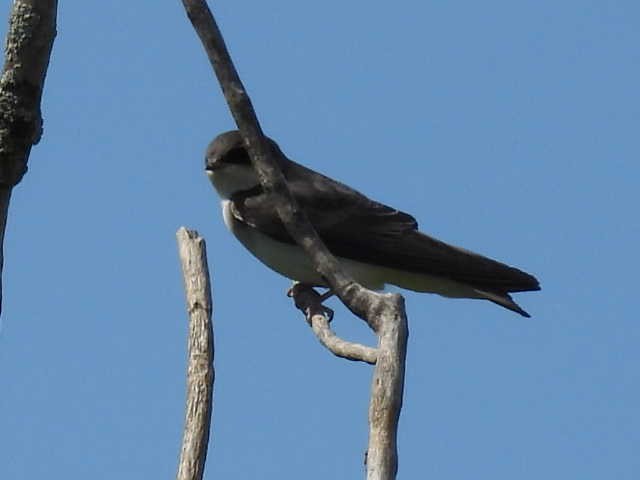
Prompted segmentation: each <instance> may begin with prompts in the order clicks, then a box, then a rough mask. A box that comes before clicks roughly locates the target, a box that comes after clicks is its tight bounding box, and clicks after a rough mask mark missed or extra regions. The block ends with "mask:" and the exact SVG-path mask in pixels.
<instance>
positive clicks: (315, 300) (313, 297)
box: [287, 282, 333, 325]
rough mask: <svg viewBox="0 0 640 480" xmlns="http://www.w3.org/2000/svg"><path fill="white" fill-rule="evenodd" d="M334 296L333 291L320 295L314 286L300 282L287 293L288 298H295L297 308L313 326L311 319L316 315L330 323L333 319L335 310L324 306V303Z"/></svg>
mask: <svg viewBox="0 0 640 480" xmlns="http://www.w3.org/2000/svg"><path fill="white" fill-rule="evenodd" d="M332 295H333V291H332V290H331V289H329V290H328V291H326V292H325V293H323V294H320V293H318V292H316V291H315V290H314V288H313V286H312V285H309V284H306V283H300V282H295V283H294V284H293V285H292V286H291V288H290V289H289V290H288V291H287V296H288V297H291V298H293V301H294V303H295V305H296V307H297V308H298V309H299V310H301V311H302V312H303V313H304V315H305V318H306V319H307V323H309V325H311V318H312V317H313V316H314V315H322V316H324V317H325V318H326V319H327V320H328V321H329V322H330V321H331V320H332V319H333V310H332V309H330V308H329V307H325V306H324V305H322V302H324V301H325V300H327V299H328V298H330V297H331V296H332Z"/></svg>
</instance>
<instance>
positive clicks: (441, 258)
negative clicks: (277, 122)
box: [205, 130, 540, 317]
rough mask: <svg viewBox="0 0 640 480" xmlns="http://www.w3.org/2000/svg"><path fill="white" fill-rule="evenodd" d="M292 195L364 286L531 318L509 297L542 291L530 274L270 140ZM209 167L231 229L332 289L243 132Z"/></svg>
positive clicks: (219, 144)
mask: <svg viewBox="0 0 640 480" xmlns="http://www.w3.org/2000/svg"><path fill="white" fill-rule="evenodd" d="M269 143H270V145H271V148H272V149H273V153H274V157H275V158H276V159H277V161H278V163H279V165H280V168H281V169H282V173H283V174H284V177H285V179H286V181H287V184H288V186H289V190H290V191H291V194H292V195H293V197H294V198H295V199H296V201H297V202H298V205H299V206H300V208H302V209H303V210H304V211H305V212H306V214H307V216H308V218H309V221H310V222H311V224H312V225H313V226H314V228H315V229H316V231H317V232H318V235H319V236H320V238H321V239H322V241H323V242H324V243H325V245H326V246H327V248H328V249H329V250H330V251H331V253H333V254H334V255H335V256H336V257H337V259H338V261H339V262H340V263H341V265H342V266H343V268H344V269H345V270H346V271H347V272H348V273H350V274H351V275H352V276H353V278H354V279H355V280H356V281H357V282H358V283H360V284H361V285H363V286H365V287H367V288H370V289H372V290H381V289H383V288H384V286H385V284H392V285H397V286H398V287H401V288H405V289H408V290H413V291H416V292H428V293H436V294H439V295H442V296H444V297H450V298H479V299H485V300H489V301H491V302H493V303H496V304H498V305H500V306H502V307H505V308H507V309H509V310H512V311H514V312H517V313H519V314H520V315H522V316H525V317H529V314H528V313H527V312H525V311H524V310H523V309H522V308H520V307H519V306H518V304H516V303H515V302H514V301H513V299H512V298H511V296H510V295H509V293H510V292H525V291H531V290H540V285H539V283H538V280H536V279H535V277H533V276H532V275H529V274H528V273H525V272H523V271H521V270H518V269H516V268H513V267H510V266H508V265H505V264H503V263H500V262H497V261H495V260H492V259H490V258H487V257H484V256H482V255H479V254H477V253H474V252H471V251H469V250H465V249H462V248H459V247H455V246H453V245H448V244H446V243H444V242H441V241H440V240H437V239H435V238H433V237H430V236H428V235H425V234H424V233H421V232H419V231H418V223H417V222H416V220H415V219H414V218H413V217H412V216H411V215H408V214H406V213H404V212H401V211H399V210H395V209H393V208H391V207H388V206H386V205H383V204H381V203H378V202H376V201H374V200H371V199H369V198H367V197H366V196H364V195H362V194H361V193H360V192H357V191H356V190H354V189H352V188H350V187H348V186H347V185H344V184H342V183H340V182H337V181H336V180H333V179H331V178H329V177H326V176H324V175H322V174H320V173H318V172H315V171H313V170H311V169H309V168H307V167H304V166H303V165H300V164H298V163H296V162H294V161H292V160H289V159H288V158H287V157H286V156H285V155H284V154H283V153H282V151H281V150H280V148H279V147H278V145H277V144H276V142H274V141H273V140H271V139H269ZM205 168H206V172H207V175H208V176H209V179H210V180H211V183H212V184H213V186H214V187H215V189H216V190H217V192H218V194H219V195H220V197H221V198H222V214H223V218H224V223H225V224H226V226H227V228H228V229H229V230H230V231H231V232H232V233H233V234H234V235H235V237H236V238H237V239H238V240H239V241H240V243H242V244H243V245H244V246H245V247H246V248H247V250H249V251H250V252H251V253H252V254H253V255H254V256H255V257H256V258H257V259H258V260H260V261H261V262H262V263H264V264H265V265H267V266H268V267H269V268H271V269H272V270H275V271H276V272H278V273H280V274H282V275H284V276H285V277H288V278H290V279H292V280H296V281H298V282H303V283H306V284H309V285H313V286H327V285H326V282H325V281H324V280H323V279H322V278H321V276H320V275H319V274H318V273H317V272H316V271H315V269H314V268H313V265H312V264H311V261H310V260H309V259H308V258H307V255H306V254H305V253H304V251H303V250H302V248H301V247H299V246H298V245H297V244H296V243H295V241H294V240H293V239H292V238H291V237H290V236H289V234H288V233H287V230H286V229H285V227H284V225H283V224H282V222H281V221H280V218H279V217H278V214H277V212H276V210H275V208H274V202H273V199H272V198H271V197H270V196H269V195H268V194H267V193H265V192H264V190H263V189H262V187H261V186H260V182H259V181H258V177H257V175H256V173H255V172H254V170H253V167H252V165H251V161H250V159H249V154H248V152H247V150H246V149H245V147H244V144H243V139H242V136H241V135H240V132H238V131H237V130H233V131H230V132H226V133H223V134H221V135H219V136H217V137H216V138H215V139H214V140H213V141H212V142H211V143H210V144H209V147H208V148H207V152H206V157H205Z"/></svg>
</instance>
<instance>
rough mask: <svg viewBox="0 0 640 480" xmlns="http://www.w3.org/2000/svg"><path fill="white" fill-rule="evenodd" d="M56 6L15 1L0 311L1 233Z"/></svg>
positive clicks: (0, 196)
mask: <svg viewBox="0 0 640 480" xmlns="http://www.w3.org/2000/svg"><path fill="white" fill-rule="evenodd" d="M57 7H58V2H57V1H56V0H15V1H14V2H13V8H12V10H11V16H10V18H9V32H8V34H7V43H6V46H5V63H4V68H3V70H2V78H0V309H1V306H2V267H3V264H4V254H3V245H4V232H5V227H6V225H7V215H8V213H9V201H10V199H11V190H12V189H13V187H14V186H16V185H17V184H18V183H19V182H20V180H21V179H22V176H23V175H24V174H25V172H26V171H27V161H28V159H29V153H30V152H31V146H32V145H35V144H36V143H38V141H39V140H40V136H41V135H42V116H41V112H40V100H41V98H42V89H43V87H44V79H45V76H46V74H47V67H48V66H49V57H50V55H51V49H52V47H53V39H54V38H55V36H56V12H57Z"/></svg>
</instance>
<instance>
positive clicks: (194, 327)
mask: <svg viewBox="0 0 640 480" xmlns="http://www.w3.org/2000/svg"><path fill="white" fill-rule="evenodd" d="M176 237H177V240H178V251H179V254H180V262H181V264H182V274H183V276H184V287H185V294H186V297H187V311H188V313H189V353H188V355H189V359H188V367H187V405H186V411H185V425H184V434H183V437H182V450H181V454H180V464H179V466H178V475H177V477H176V478H177V479H178V480H200V479H201V478H202V475H203V473H204V465H205V460H206V458H207V446H208V444H209V429H210V426H211V414H212V411H213V381H214V377H215V371H214V368H213V353H214V348H213V326H212V321H211V308H212V301H211V284H210V280H209V269H208V267H207V251H206V244H205V241H204V239H203V238H202V237H201V236H200V235H199V234H198V232H196V231H193V230H187V229H186V228H184V227H182V228H180V229H179V230H178V232H177V233H176Z"/></svg>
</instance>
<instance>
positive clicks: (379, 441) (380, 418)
mask: <svg viewBox="0 0 640 480" xmlns="http://www.w3.org/2000/svg"><path fill="white" fill-rule="evenodd" d="M182 3H183V5H184V7H185V10H186V12H187V15H188V17H189V19H190V20H191V23H192V24H193V27H194V29H195V30H196V32H197V34H198V36H199V37H200V40H201V41H202V44H203V46H204V49H205V51H206V53H207V56H208V58H209V61H210V62H211V65H212V67H213V70H214V72H215V74H216V76H217V78H218V81H219V83H220V86H221V88H222V91H223V93H224V96H225V99H226V100H227V103H228V105H229V109H230V110H231V113H232V115H233V118H234V119H235V121H236V124H237V125H238V129H239V130H240V132H241V134H242V136H243V138H244V141H245V145H246V146H247V148H248V150H249V154H250V157H251V161H252V164H253V167H254V168H255V170H256V172H257V174H258V177H259V179H260V183H261V185H262V187H263V188H264V190H265V192H267V193H268V194H270V195H272V197H273V199H274V200H275V201H276V205H277V206H276V210H277V212H278V215H279V217H280V219H281V220H282V223H283V224H284V226H285V227H286V229H287V231H288V232H289V234H290V235H291V236H292V237H293V238H294V239H295V241H296V242H297V243H298V245H300V246H301V247H302V248H303V249H304V250H305V252H306V253H307V255H309V257H310V258H311V260H312V262H313V265H314V267H315V268H316V270H317V271H318V273H320V274H321V275H322V277H323V278H324V279H326V280H327V283H328V284H329V285H330V286H331V288H332V290H333V291H334V292H335V293H336V294H337V295H338V296H339V297H340V299H341V300H342V302H343V303H344V304H345V305H346V306H347V308H349V310H351V311H352V312H353V313H354V314H356V315H357V316H359V317H360V318H361V319H363V320H364V321H365V322H367V324H368V325H369V326H370V327H371V329H372V330H374V331H375V332H376V334H377V335H378V349H377V350H378V351H377V362H376V369H375V372H374V379H373V387H372V398H371V408H370V412H369V419H370V430H369V450H368V457H369V458H368V461H367V478H368V479H369V480H391V479H393V478H395V475H396V471H397V450H396V449H397V445H396V435H397V428H398V419H399V414H400V408H401V406H402V390H403V384H404V383H403V382H404V360H405V357H406V343H407V335H408V329H407V319H406V313H405V309H404V301H403V300H402V297H401V296H400V295H397V294H386V295H383V294H379V293H375V292H372V291H369V290H366V289H365V288H363V287H362V286H361V285H359V284H357V283H356V282H354V280H353V279H352V278H351V277H350V276H349V275H348V274H346V272H344V271H343V270H342V268H341V266H340V264H339V263H338V262H337V261H336V259H335V258H334V257H333V255H332V254H331V253H330V252H329V251H328V249H327V248H326V246H325V245H324V244H323V243H322V241H321V240H320V238H319V237H318V234H317V233H316V231H315V230H314V228H313V226H312V225H311V224H310V223H309V220H308V219H307V217H306V215H305V213H304V211H303V210H301V209H300V208H299V207H298V206H297V204H296V202H295V199H294V198H292V196H291V193H290V192H289V189H288V187H287V184H286V182H285V179H284V177H283V175H282V172H281V171H280V169H279V168H278V165H277V162H276V161H275V159H274V158H272V157H273V155H274V152H273V151H272V150H271V149H270V148H269V146H268V144H267V141H266V139H265V138H264V135H263V133H262V129H261V127H260V125H259V122H258V119H257V117H256V114H255V111H254V109H253V106H252V104H251V101H250V99H249V96H248V95H247V93H246V90H245V88H244V86H243V84H242V82H241V81H240V78H239V76H238V73H237V71H236V69H235V67H234V65H233V62H232V60H231V57H230V56H229V53H228V51H227V48H226V45H225V43H224V39H223V38H222V34H221V33H220V30H219V29H218V26H217V25H216V22H215V20H214V18H213V15H212V14H211V11H210V10H209V8H208V6H207V4H206V1H204V0H182ZM329 343H334V344H335V342H329Z"/></svg>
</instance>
